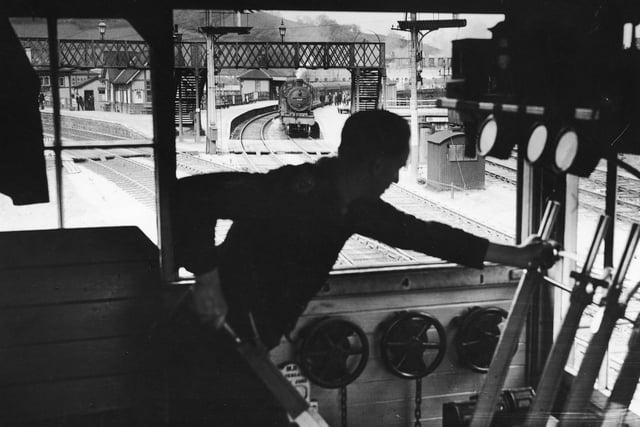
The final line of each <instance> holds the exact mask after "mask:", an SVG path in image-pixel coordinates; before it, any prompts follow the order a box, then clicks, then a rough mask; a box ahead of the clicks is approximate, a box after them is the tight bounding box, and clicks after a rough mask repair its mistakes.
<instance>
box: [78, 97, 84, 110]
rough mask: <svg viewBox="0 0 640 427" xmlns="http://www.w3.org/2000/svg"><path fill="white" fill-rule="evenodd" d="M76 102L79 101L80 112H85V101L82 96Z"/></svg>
mask: <svg viewBox="0 0 640 427" xmlns="http://www.w3.org/2000/svg"><path fill="white" fill-rule="evenodd" d="M76 100H77V101H78V110H84V99H82V96H81V95H78V96H77V97H76Z"/></svg>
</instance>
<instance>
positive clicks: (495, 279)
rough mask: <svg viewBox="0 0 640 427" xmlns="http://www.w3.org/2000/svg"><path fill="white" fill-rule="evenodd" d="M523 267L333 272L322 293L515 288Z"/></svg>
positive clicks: (402, 267)
mask: <svg viewBox="0 0 640 427" xmlns="http://www.w3.org/2000/svg"><path fill="white" fill-rule="evenodd" d="M521 274H522V270H520V269H514V268H509V267H504V266H498V265H486V266H485V267H484V269H482V270H478V269H473V268H461V267H460V266H456V265H453V264H439V265H435V266H434V265H430V266H423V265H421V266H397V267H385V268H371V269H358V270H339V271H334V272H332V273H331V276H330V278H329V281H328V283H327V285H326V286H325V287H323V288H322V289H321V290H320V292H319V294H318V295H319V296H333V295H347V294H375V293H381V292H390V291H391V292H398V291H400V292H407V291H418V290H432V291H433V290H436V289H449V288H468V287H479V288H481V289H484V288H485V287H486V286H488V285H505V284H512V286H513V287H514V288H515V287H516V285H517V280H518V278H519V276H520V275H521Z"/></svg>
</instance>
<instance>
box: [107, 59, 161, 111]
mask: <svg viewBox="0 0 640 427" xmlns="http://www.w3.org/2000/svg"><path fill="white" fill-rule="evenodd" d="M106 82H107V87H106V88H105V91H106V95H107V101H106V103H105V109H110V110H111V111H117V112H121V113H129V114H150V113H151V74H150V72H149V70H135V69H128V68H125V69H121V70H118V69H112V68H110V69H108V70H107V72H106Z"/></svg>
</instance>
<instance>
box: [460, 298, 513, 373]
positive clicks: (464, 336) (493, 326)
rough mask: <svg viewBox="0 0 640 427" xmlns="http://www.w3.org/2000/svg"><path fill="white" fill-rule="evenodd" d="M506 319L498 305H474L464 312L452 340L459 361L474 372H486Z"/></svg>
mask: <svg viewBox="0 0 640 427" xmlns="http://www.w3.org/2000/svg"><path fill="white" fill-rule="evenodd" d="M506 319H507V312H506V311H505V310H503V309H502V308H499V307H485V308H480V307H475V308H473V309H471V311H469V312H468V313H467V314H465V315H464V316H463V317H462V318H461V319H460V320H459V323H460V324H461V325H460V330H459V331H458V332H457V333H456V337H455V340H454V342H455V346H456V351H457V352H458V357H459V359H460V361H461V362H462V363H464V364H465V365H467V366H469V367H470V368H471V369H473V370H474V371H476V372H488V371H489V365H491V359H492V358H493V353H494V352H495V350H496V347H497V346H498V341H499V340H500V334H501V332H502V327H503V326H504V322H505V320H506ZM516 351H517V348H516Z"/></svg>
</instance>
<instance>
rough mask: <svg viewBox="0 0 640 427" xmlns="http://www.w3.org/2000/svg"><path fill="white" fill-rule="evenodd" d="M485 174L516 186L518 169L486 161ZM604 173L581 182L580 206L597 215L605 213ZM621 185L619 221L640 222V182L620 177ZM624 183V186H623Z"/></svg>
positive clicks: (617, 207) (617, 214)
mask: <svg viewBox="0 0 640 427" xmlns="http://www.w3.org/2000/svg"><path fill="white" fill-rule="evenodd" d="M485 164H486V166H487V167H486V170H485V173H486V174H487V175H488V176H491V177H492V178H495V179H497V180H500V181H504V182H507V183H509V184H513V185H515V184H516V169H515V168H514V167H512V166H510V165H508V164H505V163H502V162H495V161H492V160H489V159H485ZM602 174H603V172H602V171H598V173H597V174H596V175H597V177H596V178H594V179H592V178H591V177H589V178H588V179H581V180H580V184H579V185H580V188H579V191H580V205H582V206H583V207H585V208H586V209H589V210H591V211H593V212H596V213H603V212H604V206H605V188H606V180H602V178H601V175H602ZM618 179H619V180H620V182H621V184H620V185H619V186H618V193H619V195H620V197H618V201H617V206H616V216H617V219H619V220H621V221H624V222H627V223H631V222H638V221H640V181H639V180H637V179H633V178H628V177H621V176H619V177H618ZM623 183H624V184H623Z"/></svg>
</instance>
